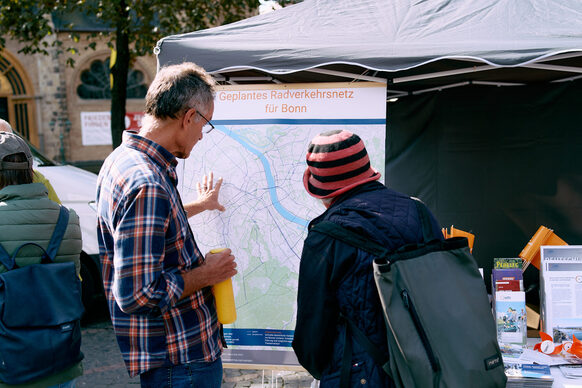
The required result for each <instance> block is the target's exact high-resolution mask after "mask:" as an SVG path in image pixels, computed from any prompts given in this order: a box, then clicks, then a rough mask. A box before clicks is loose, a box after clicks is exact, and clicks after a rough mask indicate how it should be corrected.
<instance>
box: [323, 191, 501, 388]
mask: <svg viewBox="0 0 582 388" xmlns="http://www.w3.org/2000/svg"><path fill="white" fill-rule="evenodd" d="M415 202H416V204H417V208H418V211H419V214H420V216H421V222H422V228H423V235H424V240H425V242H424V243H422V244H413V245H406V246H404V247H402V248H400V249H399V250H397V251H396V252H392V253H391V252H387V250H386V249H385V248H384V247H382V246H381V245H379V244H378V243H376V242H374V241H371V240H369V239H368V238H366V237H364V236H361V235H359V234H356V233H355V232H353V231H350V230H347V229H345V228H343V227H341V226H339V225H338V224H334V223H332V222H328V221H323V222H321V223H319V224H317V225H315V226H314V229H315V230H318V231H319V232H321V233H325V234H328V235H330V236H332V237H334V238H336V239H339V240H341V241H344V242H346V243H348V244H350V245H352V246H354V247H357V248H360V249H363V250H365V251H367V252H369V253H371V254H373V255H375V256H377V259H375V260H374V268H373V270H374V278H375V281H376V287H377V289H378V294H379V297H380V300H381V302H382V307H383V310H384V318H385V322H386V329H387V330H386V331H387V343H388V349H389V354H388V355H386V354H382V353H381V352H380V351H379V350H378V348H377V346H376V345H374V344H373V343H372V342H371V341H370V340H369V339H368V338H367V337H366V335H365V334H364V333H363V332H362V331H361V330H360V329H359V328H358V327H357V326H356V325H355V324H354V323H353V321H352V320H351V319H350V318H349V317H347V316H345V315H342V318H343V319H344V320H345V322H346V331H347V333H348V335H353V336H354V338H355V339H356V341H357V342H358V343H359V344H360V345H362V346H363V347H364V348H365V349H366V350H367V352H368V353H369V354H370V355H371V356H372V357H373V358H374V360H375V362H376V363H377V364H378V365H381V366H382V368H383V369H384V370H385V371H386V373H388V375H389V376H390V377H391V378H392V380H393V381H394V383H395V384H396V386H397V387H405V388H412V387H418V388H425V387H434V388H440V387H462V388H465V387H469V386H470V387H472V388H473V387H505V385H506V381H507V378H506V376H505V371H504V368H503V361H502V357H501V352H500V350H499V345H498V343H497V333H496V328H495V321H494V318H493V315H492V313H491V307H490V305H489V299H488V297H487V291H486V289H485V283H484V282H483V279H482V277H481V274H480V273H479V270H478V268H477V264H476V262H475V259H474V258H473V256H472V255H471V254H470V253H469V247H468V245H467V239H466V238H464V237H457V238H451V239H447V240H445V241H441V240H432V241H429V240H430V236H431V227H430V222H429V219H430V218H429V213H428V210H427V209H426V207H425V206H424V205H423V204H422V203H421V202H420V201H415ZM370 270H372V269H370ZM344 350H345V351H346V353H347V352H349V354H346V353H344V359H343V368H342V372H341V374H342V378H341V381H342V385H343V386H346V384H347V382H348V381H349V369H350V365H351V362H350V361H351V349H350V341H349V340H347V341H346V349H344Z"/></svg>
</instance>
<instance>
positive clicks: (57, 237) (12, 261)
mask: <svg viewBox="0 0 582 388" xmlns="http://www.w3.org/2000/svg"><path fill="white" fill-rule="evenodd" d="M68 225H69V210H68V209H67V208H66V207H64V206H61V207H60V210H59V218H58V219H57V224H56V225H55V229H54V230H53V234H52V236H51V239H50V241H49V244H48V247H47V249H46V250H45V249H43V247H41V246H40V245H38V244H37V243H34V242H27V243H24V244H22V245H20V246H19V247H18V248H16V250H15V251H14V253H13V254H12V256H10V255H9V254H8V252H7V251H6V249H5V248H4V247H3V246H2V244H0V262H1V263H2V264H3V265H4V267H6V269H7V270H8V271H10V270H12V269H14V268H18V266H17V265H16V255H17V254H18V252H19V251H20V249H21V248H22V247H24V246H26V245H34V246H36V247H38V248H39V249H40V250H41V251H42V255H41V260H40V262H41V263H43V264H46V263H52V262H53V261H55V257H56V256H57V252H58V250H59V247H60V246H61V242H62V241H63V237H64V235H65V231H66V230H67V226H68Z"/></svg>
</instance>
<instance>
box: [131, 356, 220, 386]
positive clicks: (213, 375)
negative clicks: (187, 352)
mask: <svg viewBox="0 0 582 388" xmlns="http://www.w3.org/2000/svg"><path fill="white" fill-rule="evenodd" d="M139 379H140V382H141V387H142V388H186V387H192V388H193V387H196V388H220V386H221V385H222V359H220V358H219V359H218V360H216V361H214V362H191V363H189V364H181V365H172V366H162V367H160V368H155V369H151V370H149V371H147V372H145V373H142V374H141V375H140V376H139Z"/></svg>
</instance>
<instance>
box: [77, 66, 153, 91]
mask: <svg viewBox="0 0 582 388" xmlns="http://www.w3.org/2000/svg"><path fill="white" fill-rule="evenodd" d="M110 85H111V84H110V81H109V58H107V59H105V60H104V61H102V60H99V59H97V60H95V61H93V62H91V65H89V68H88V69H85V70H83V71H82V72H81V84H80V85H79V86H78V87H77V95H78V96H79V97H81V98H83V99H91V100H108V99H110V98H111V86H110ZM146 92H147V85H146V84H145V83H144V75H143V73H142V72H141V71H139V70H134V69H129V71H128V72H127V98H145V95H146Z"/></svg>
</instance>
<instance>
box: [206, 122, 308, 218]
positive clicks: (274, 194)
mask: <svg viewBox="0 0 582 388" xmlns="http://www.w3.org/2000/svg"><path fill="white" fill-rule="evenodd" d="M214 126H215V127H216V129H218V130H219V131H221V132H223V133H224V134H225V135H227V136H230V137H231V138H232V139H234V140H236V141H237V142H238V143H240V144H241V145H242V146H243V147H245V148H246V149H247V150H248V151H250V152H252V153H253V154H255V155H256V156H257V157H258V158H259V159H260V161H261V163H263V168H264V170H265V176H266V177H267V184H268V187H269V196H270V197H271V202H272V203H273V206H274V207H275V209H276V210H277V211H278V212H279V214H281V216H283V217H284V218H286V219H287V220H289V221H290V222H293V223H296V224H298V225H300V226H302V227H307V224H308V223H309V221H307V220H305V219H302V218H300V217H297V216H296V215H294V214H293V213H291V212H290V211H288V210H287V209H285V208H284V207H283V205H281V202H279V198H278V196H277V189H276V187H275V178H273V174H272V172H271V166H270V165H269V161H268V160H267V158H265V156H264V155H263V153H262V152H261V151H259V150H257V149H256V148H253V147H252V146H251V145H250V144H249V143H247V142H246V141H245V140H244V139H243V138H241V137H240V136H239V135H237V134H236V133H235V132H233V131H232V130H230V129H228V128H227V127H225V126H224V125H219V124H215V125H214Z"/></svg>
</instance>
